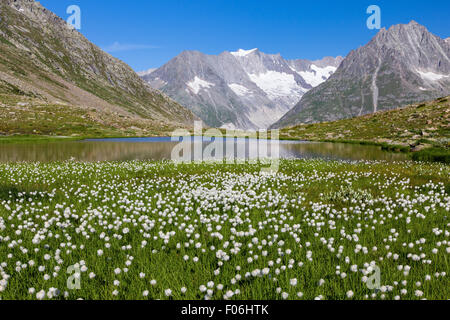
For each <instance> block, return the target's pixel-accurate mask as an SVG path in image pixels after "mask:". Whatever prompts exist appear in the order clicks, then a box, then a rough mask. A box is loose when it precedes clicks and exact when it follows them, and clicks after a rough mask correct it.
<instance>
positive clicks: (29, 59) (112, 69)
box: [0, 0, 195, 134]
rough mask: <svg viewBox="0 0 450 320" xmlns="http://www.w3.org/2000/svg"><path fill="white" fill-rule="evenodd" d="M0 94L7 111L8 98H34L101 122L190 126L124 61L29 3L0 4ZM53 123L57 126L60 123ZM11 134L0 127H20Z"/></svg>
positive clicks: (185, 113)
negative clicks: (96, 117)
mask: <svg viewBox="0 0 450 320" xmlns="http://www.w3.org/2000/svg"><path fill="white" fill-rule="evenodd" d="M0 94H1V95H2V97H1V98H0V99H1V100H0V103H2V104H3V105H8V106H10V107H11V106H12V107H14V103H13V104H12V105H11V104H9V102H8V99H9V98H8V97H11V96H12V97H13V99H14V97H17V96H20V97H21V99H22V100H27V99H37V100H39V101H40V102H39V103H40V104H46V105H47V106H48V107H52V106H55V105H60V104H63V105H65V106H66V108H71V109H72V110H70V111H68V110H63V112H66V111H67V112H69V113H72V114H75V115H77V114H78V112H79V109H80V108H81V109H87V110H92V109H95V110H96V112H97V113H101V114H102V117H100V118H103V117H106V118H109V116H108V115H107V114H110V115H112V116H111V117H112V118H115V120H114V121H116V122H117V121H119V120H120V119H121V118H123V117H125V118H129V119H133V122H146V123H147V124H148V125H150V121H151V122H152V123H151V126H153V127H154V128H157V129H158V130H160V129H164V127H166V126H177V127H179V126H180V125H181V126H182V125H191V124H192V122H193V120H194V119H195V116H194V115H193V114H192V113H191V112H190V111H189V110H187V109H185V108H183V107H182V106H181V105H179V104H178V103H176V102H174V101H173V100H171V99H170V98H168V97H167V96H166V95H164V94H162V93H161V92H159V91H156V90H154V89H152V88H150V86H149V85H148V84H146V83H145V82H144V81H143V80H142V79H140V77H139V76H138V75H137V74H136V73H135V72H134V71H133V70H132V69H131V68H130V67H129V66H128V65H126V64H125V63H124V62H122V61H120V60H118V59H116V58H114V57H112V56H111V55H109V54H107V53H105V52H103V51H102V50H101V49H100V48H98V47H97V46H95V45H94V44H92V43H91V42H90V41H89V40H87V39H86V38H85V37H84V36H83V35H82V34H80V33H79V32H77V31H76V30H72V29H70V28H68V26H67V24H66V22H65V21H64V20H62V19H60V18H59V17H57V16H56V15H54V14H53V13H52V12H50V11H49V10H46V9H45V8H43V7H42V6H41V5H40V4H39V3H37V2H33V1H25V0H16V1H12V0H5V1H1V2H0ZM5 95H6V96H5ZM30 111H31V110H30ZM0 112H1V113H2V114H4V113H5V112H15V111H9V110H1V111H0ZM55 112H56V113H58V112H59V111H55ZM47 116H48V114H44V115H42V117H47ZM39 117H41V116H39ZM60 118H61V117H60ZM58 119H59V118H58ZM13 122H14V123H17V121H16V120H14V121H13ZM23 122H26V121H23ZM106 122H108V121H106ZM56 124H58V125H61V121H60V120H58V121H57V123H56ZM56 124H53V125H55V126H56ZM126 124H127V123H124V124H123V125H122V126H125V125H126ZM86 125H87V126H89V125H90V123H89V122H87V123H86ZM29 126H30V127H33V129H36V131H42V132H44V131H46V130H47V131H48V128H45V127H38V128H35V124H34V123H29ZM13 129H14V128H11V125H10V124H8V126H7V127H4V126H1V127H0V131H1V132H3V133H5V132H9V131H11V132H13V133H14V132H16V131H20V132H23V131H26V130H24V128H23V127H21V126H19V127H17V128H15V129H14V130H13ZM66 131H68V132H71V133H78V132H79V131H80V130H78V129H77V128H73V131H70V130H66ZM51 133H52V134H58V133H59V131H57V130H53V131H51Z"/></svg>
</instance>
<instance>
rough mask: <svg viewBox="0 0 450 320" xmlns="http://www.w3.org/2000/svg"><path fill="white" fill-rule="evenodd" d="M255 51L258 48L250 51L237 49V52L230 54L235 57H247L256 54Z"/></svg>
mask: <svg viewBox="0 0 450 320" xmlns="http://www.w3.org/2000/svg"><path fill="white" fill-rule="evenodd" d="M257 51H258V48H255V49H251V50H244V49H239V50H238V51H234V52H230V53H231V54H232V55H233V56H235V57H245V56H248V55H249V54H251V53H254V52H257Z"/></svg>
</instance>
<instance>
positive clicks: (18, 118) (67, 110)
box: [0, 93, 179, 141]
mask: <svg viewBox="0 0 450 320" xmlns="http://www.w3.org/2000/svg"><path fill="white" fill-rule="evenodd" d="M178 127H179V125H176V126H175V124H172V125H171V124H167V123H163V122H161V123H158V124H157V125H155V122H154V121H152V120H149V119H141V118H137V117H133V116H130V115H123V114H118V113H114V112H109V111H107V110H97V109H95V108H88V107H78V106H74V105H70V104H67V103H64V102H59V103H49V102H47V101H45V100H42V99H38V98H32V97H27V96H24V95H20V94H19V95H13V94H4V93H3V94H2V93H0V141H6V140H8V141H9V140H14V141H22V140H24V136H25V137H28V138H33V140H36V139H39V138H42V137H43V136H45V137H46V139H48V138H51V137H61V136H64V137H68V136H70V137H78V138H81V137H83V138H84V137H118V136H159V135H168V134H170V132H172V131H173V130H174V129H176V128H178ZM2 136H3V137H2ZM14 137H20V139H16V138H14ZM25 140H26V138H25Z"/></svg>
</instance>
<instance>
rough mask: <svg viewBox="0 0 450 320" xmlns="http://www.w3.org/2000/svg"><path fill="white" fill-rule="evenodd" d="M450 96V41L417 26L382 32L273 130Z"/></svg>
mask: <svg viewBox="0 0 450 320" xmlns="http://www.w3.org/2000/svg"><path fill="white" fill-rule="evenodd" d="M449 94H450V40H449V38H447V39H446V40H444V39H442V38H440V37H438V36H436V35H434V34H432V33H430V32H429V31H428V30H427V28H425V27H424V26H422V25H420V24H418V23H417V22H415V21H411V22H410V23H409V24H399V25H394V26H392V27H391V28H389V29H388V30H386V29H381V30H380V32H379V33H378V34H377V35H376V36H375V37H374V38H373V39H372V40H371V41H370V42H369V43H368V44H367V45H365V46H363V47H361V48H359V49H357V50H354V51H352V52H351V53H350V54H349V55H348V56H347V57H346V58H345V60H344V61H343V62H342V63H341V65H340V67H339V69H338V70H337V71H336V72H335V73H334V74H333V75H332V76H331V77H330V78H329V79H328V80H327V81H326V82H325V83H323V84H321V85H320V86H318V87H316V88H314V89H313V90H311V91H309V92H308V93H307V94H305V95H304V96H303V97H302V99H301V101H300V102H299V103H298V104H297V105H296V106H295V107H294V108H293V109H292V110H291V111H289V112H288V113H287V114H286V115H285V116H283V118H282V119H281V120H280V121H279V122H278V123H275V124H274V125H273V127H274V128H277V127H287V126H292V125H296V124H299V123H313V122H322V121H333V120H338V119H344V118H352V117H356V116H360V115H365V114H370V113H375V112H377V111H383V110H390V109H395V108H399V107H402V106H404V105H407V104H411V103H417V102H422V101H427V100H432V99H434V98H438V97H442V96H447V95H449Z"/></svg>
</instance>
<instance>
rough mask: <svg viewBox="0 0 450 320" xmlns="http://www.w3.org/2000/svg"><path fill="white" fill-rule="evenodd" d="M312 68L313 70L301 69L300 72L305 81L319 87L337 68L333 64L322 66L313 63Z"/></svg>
mask: <svg viewBox="0 0 450 320" xmlns="http://www.w3.org/2000/svg"><path fill="white" fill-rule="evenodd" d="M311 69H312V70H313V71H300V72H298V74H300V76H302V78H303V79H304V80H305V82H306V83H307V84H309V85H311V86H312V87H317V86H318V85H320V84H322V83H323V82H325V81H326V80H327V79H328V78H329V77H330V76H331V75H332V74H333V73H335V72H336V70H337V68H336V67H333V66H328V67H325V68H320V67H318V66H316V65H311Z"/></svg>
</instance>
